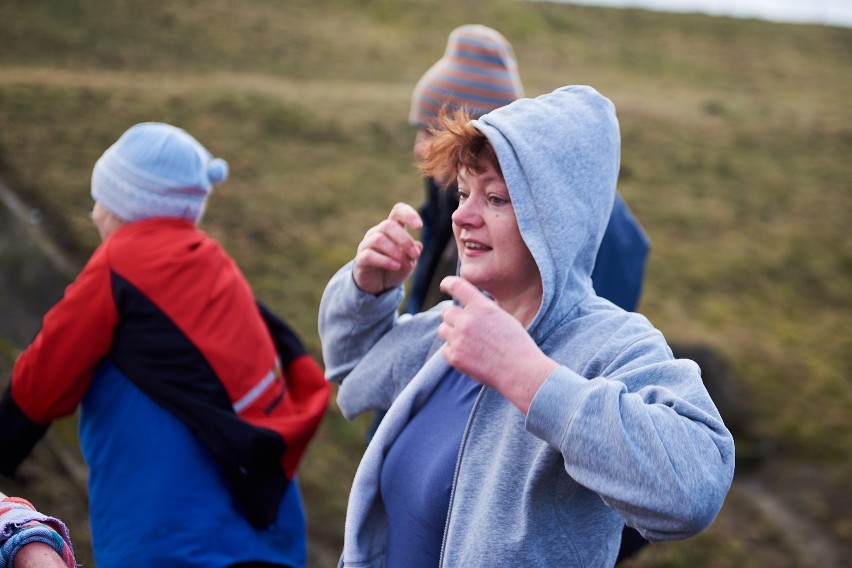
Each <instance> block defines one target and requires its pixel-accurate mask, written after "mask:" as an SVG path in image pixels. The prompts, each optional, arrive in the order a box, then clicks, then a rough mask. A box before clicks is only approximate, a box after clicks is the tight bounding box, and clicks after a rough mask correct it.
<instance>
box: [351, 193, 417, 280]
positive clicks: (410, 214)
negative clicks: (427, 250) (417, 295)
mask: <svg viewBox="0 0 852 568" xmlns="http://www.w3.org/2000/svg"><path fill="white" fill-rule="evenodd" d="M421 227H423V221H422V220H421V219H420V215H419V214H418V213H417V211H416V210H415V209H414V208H413V207H411V206H410V205H407V204H405V203H397V204H396V205H394V207H393V209H391V212H390V215H388V218H387V219H385V220H384V221H382V222H381V223H379V224H378V225H376V226H374V227H372V228H370V229H369V230H368V231H367V233H366V234H365V235H364V238H363V239H361V243H360V244H359V245H358V254H356V255H355V265H354V267H353V269H352V276H353V278H354V279H355V284H357V285H358V287H359V288H360V289H361V290H363V291H365V292H368V293H370V294H381V293H382V292H384V291H385V290H388V289H390V288H393V287H395V286H399V285H400V284H402V283H403V282H404V281H405V279H406V278H408V275H409V274H411V272H412V271H413V270H414V265H415V263H416V262H417V259H418V258H419V257H420V251H422V250H423V243H421V242H420V241H418V240H416V239H414V237H412V236H411V235H410V234H409V233H408V230H409V229H410V230H414V231H419V230H420V228H421Z"/></svg>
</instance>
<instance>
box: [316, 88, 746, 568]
mask: <svg viewBox="0 0 852 568" xmlns="http://www.w3.org/2000/svg"><path fill="white" fill-rule="evenodd" d="M468 118H469V117H468V116H467V115H466V114H465V113H464V112H461V113H454V114H453V115H452V116H444V118H443V120H442V122H441V124H440V125H439V127H438V128H437V129H436V130H435V132H434V139H433V140H432V142H431V144H430V146H429V149H428V150H427V152H426V156H425V164H424V172H425V173H426V175H430V176H432V177H434V178H436V179H444V180H450V179H453V178H455V179H456V181H457V185H458V194H459V197H460V205H459V207H458V208H457V209H456V211H455V212H454V213H453V215H452V223H453V232H454V236H455V240H456V243H457V252H458V256H459V259H460V262H459V270H458V276H450V277H447V278H445V279H444V281H443V282H442V284H441V289H442V291H443V292H444V293H446V294H447V295H449V296H451V297H452V298H453V301H447V302H443V303H441V304H439V305H438V306H436V307H435V308H433V309H431V310H429V311H427V312H422V313H419V314H416V315H402V316H400V315H399V313H398V308H399V306H400V304H401V303H402V301H403V296H404V289H403V286H404V283H405V281H406V279H407V278H408V277H409V276H410V275H411V273H412V271H413V270H414V266H415V265H416V263H417V262H418V260H419V258H420V257H421V254H422V245H421V243H419V242H418V241H416V240H415V239H414V238H413V237H412V236H411V235H410V234H409V232H408V231H417V230H420V229H421V228H422V224H423V223H422V220H421V218H420V216H419V215H418V213H417V211H416V210H415V209H413V208H412V207H410V206H408V205H406V204H397V205H396V206H395V207H394V208H393V210H392V211H391V213H390V215H389V216H388V218H387V219H385V220H384V221H381V222H380V223H378V224H377V225H376V226H374V227H372V228H371V229H369V230H368V231H367V233H366V234H365V236H364V238H363V239H362V241H361V243H360V244H359V246H358V252H357V254H356V256H355V259H354V260H353V261H351V262H350V263H348V264H347V265H345V266H344V267H343V268H342V269H341V270H340V271H339V272H338V273H337V274H336V275H335V276H334V277H333V278H332V279H331V281H330V282H329V284H328V286H327V287H326V290H325V292H324V294H323V298H322V301H321V304H320V313H319V332H320V339H321V341H322V347H323V355H324V360H325V364H326V376H327V378H328V379H329V380H331V381H334V382H336V383H339V384H340V388H339V390H338V396H337V402H338V406H339V407H340V409H341V411H342V412H343V414H344V416H346V417H347V418H350V419H351V418H354V417H355V416H357V415H358V414H360V413H362V412H366V411H371V410H377V409H388V412H387V414H386V416H385V418H384V420H383V421H382V423H381V425H380V426H379V428H378V430H377V431H376V433H375V436H374V437H373V439H372V440H371V442H370V444H369V445H368V447H367V450H366V452H365V453H364V456H363V458H362V460H361V463H360V465H359V468H358V471H357V473H356V475H355V479H354V480H353V484H352V488H351V492H350V496H349V504H348V508H347V517H346V525H345V537H344V549H343V552H342V556H341V561H340V565H342V566H359V567H361V568H366V567H379V566H387V567H402V566H404V567H406V568H409V567H415V568H416V567H420V566H422V567H427V566H429V567H434V566H466V567H476V566H483V567H485V566H489V567H490V566H612V565H613V564H614V563H615V562H616V559H617V557H618V553H619V546H620V542H621V534H622V530H623V527H624V525H625V523H626V524H627V525H629V526H631V527H633V528H635V529H636V530H638V531H639V533H640V534H641V535H642V536H643V537H644V538H646V539H648V540H651V541H661V540H671V539H681V538H687V537H690V536H692V535H694V534H696V533H698V532H699V531H701V530H703V529H704V528H706V527H707V526H709V525H710V523H711V522H712V521H713V519H714V518H715V517H716V515H717V514H718V512H719V510H720V508H721V506H722V503H723V501H724V499H725V496H726V495H727V492H728V489H729V488H730V484H731V481H732V478H733V472H734V443H733V438H732V436H731V434H730V432H729V431H728V429H727V428H726V427H725V425H724V423H723V421H722V419H721V417H720V415H719V413H718V411H717V409H716V407H715V405H714V403H713V401H712V400H711V398H710V396H709V395H708V393H707V391H706V389H705V388H704V385H703V384H702V380H701V374H700V370H699V368H698V366H697V365H696V364H695V363H694V362H693V361H689V360H684V359H675V358H674V357H673V355H672V352H671V349H670V348H669V346H668V344H667V342H666V340H665V338H664V337H663V335H662V334H661V333H660V332H659V330H657V329H656V328H654V327H653V325H652V324H651V323H650V322H649V321H648V320H647V319H646V318H645V317H643V316H641V315H639V314H637V313H633V312H628V311H625V310H624V309H622V308H620V307H619V306H617V305H615V304H614V303H612V302H610V301H608V300H606V299H604V298H602V297H600V296H598V295H597V294H596V292H595V290H594V289H593V286H592V278H591V275H592V271H593V268H594V265H595V258H596V256H597V254H598V248H599V246H600V243H601V241H602V240H603V235H604V232H605V230H606V227H607V225H608V223H609V219H610V215H611V210H612V207H613V203H614V201H615V196H616V184H617V178H618V170H619V164H620V151H621V145H620V137H619V127H618V121H617V119H616V116H615V109H614V106H613V105H612V103H611V102H610V101H609V100H608V99H606V98H604V97H603V96H601V95H600V94H599V93H597V91H595V90H594V89H592V88H590V87H583V86H574V87H565V88H562V89H558V90H556V91H554V92H553V93H550V94H548V95H544V96H541V97H538V98H536V99H520V100H517V101H515V102H513V103H511V104H509V105H507V106H503V107H501V108H498V109H496V110H494V111H491V112H489V113H487V114H485V115H483V116H482V117H481V118H479V119H475V120H472V121H469V120H468Z"/></svg>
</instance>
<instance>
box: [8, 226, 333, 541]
mask: <svg viewBox="0 0 852 568" xmlns="http://www.w3.org/2000/svg"><path fill="white" fill-rule="evenodd" d="M104 358H109V359H110V360H111V361H112V363H113V364H114V365H115V366H116V367H117V368H118V369H119V370H120V371H121V372H122V373H123V374H125V375H126V376H127V377H128V378H129V379H130V380H131V381H133V383H134V384H136V385H137V387H138V388H139V389H140V390H142V391H143V392H145V393H146V394H147V395H148V396H149V397H150V398H152V399H153V400H154V401H155V402H157V403H158V404H159V405H161V406H162V407H164V408H165V409H167V410H169V411H170V412H171V413H172V414H173V415H175V416H176V417H178V418H179V419H180V420H181V421H183V422H184V424H186V426H187V427H188V428H189V429H190V430H191V431H192V432H193V433H194V434H195V436H196V437H197V438H198V439H199V441H201V443H202V444H203V445H204V446H205V447H207V448H208V449H209V451H210V452H211V454H212V455H213V456H214V458H215V459H216V461H217V462H218V464H219V465H220V466H221V468H222V471H223V472H224V474H225V476H226V477H227V479H228V481H229V484H230V486H231V488H232V490H233V493H234V496H235V497H236V499H237V501H238V502H239V503H240V505H241V506H242V508H243V509H244V511H245V513H246V515H247V517H248V518H249V520H250V521H251V522H252V524H254V525H256V526H266V525H268V524H269V523H271V522H272V521H274V516H275V511H276V510H277V506H278V502H279V500H280V498H281V496H282V495H283V493H284V490H285V489H286V487H287V484H288V483H289V480H290V479H291V478H292V476H293V475H294V473H295V470H296V467H297V465H298V462H299V460H300V458H301V456H302V453H303V451H304V449H305V447H306V446H307V444H308V442H309V440H310V439H311V438H312V437H313V435H314V433H315V432H316V429H317V427H318V426H319V423H320V420H321V419H322V416H323V414H324V412H325V409H326V407H327V404H328V398H329V394H330V387H329V385H328V383H327V382H326V380H325V378H324V376H323V373H322V370H321V369H320V368H319V366H318V365H317V363H316V361H315V360H314V359H313V358H312V357H311V356H310V355H309V354H307V353H306V352H305V349H304V347H303V346H302V343H301V341H300V340H299V338H298V337H297V336H296V334H295V333H294V332H293V331H292V329H290V327H289V326H288V325H287V324H286V323H285V322H284V321H283V320H281V319H280V318H278V317H277V316H276V315H275V314H273V313H272V312H271V311H269V310H268V309H266V308H264V307H263V306H261V305H260V304H258V303H257V302H256V300H255V298H254V295H253V293H252V291H251V289H250V287H249V285H248V283H247V282H246V280H245V278H244V277H243V275H242V273H241V272H240V270H239V268H238V267H237V266H236V263H235V262H234V261H233V260H232V259H231V258H230V257H229V256H228V255H227V254H226V253H225V251H224V250H223V249H222V248H221V247H220V246H219V245H218V243H216V242H215V241H214V240H212V239H210V238H209V237H208V236H207V235H205V234H204V233H203V232H201V231H199V230H198V229H197V228H196V227H195V225H193V224H192V223H190V222H187V221H182V220H177V219H151V220H146V221H139V222H134V223H130V224H128V225H125V226H124V227H122V228H121V229H119V230H118V231H116V232H115V233H114V234H113V235H112V236H110V237H109V238H108V239H107V240H106V241H105V242H104V243H103V244H102V245H101V246H100V247H99V248H98V249H97V250H96V251H95V253H94V254H93V255H92V258H91V259H90V260H89V262H88V263H87V264H86V267H85V268H84V269H83V271H82V272H81V273H80V275H79V276H78V277H77V279H76V280H75V281H74V282H73V283H72V284H71V285H70V286H69V287H68V288H67V289H66V291H65V295H64V296H63V298H62V299H61V300H60V301H59V302H58V303H57V304H56V306H54V307H53V308H52V309H51V310H50V311H49V312H48V313H47V315H46V316H45V318H44V322H43V326H42V329H41V331H40V332H39V334H38V335H37V336H36V338H35V339H34V340H33V342H32V343H31V344H30V346H29V347H28V348H27V349H26V350H25V351H24V352H23V353H22V354H21V356H20V357H19V358H18V360H17V362H16V363H15V369H14V372H13V376H12V384H11V385H10V388H9V389H8V390H7V392H6V393H5V394H4V396H3V399H2V401H0V472H2V473H5V474H7V475H11V474H13V473H14V471H15V469H16V468H17V466H18V465H19V464H20V462H21V461H22V460H23V459H24V458H25V457H26V456H27V455H28V454H29V452H30V450H31V449H32V447H33V445H34V444H35V443H36V442H37V441H38V439H39V438H40V437H41V435H42V434H43V433H44V431H45V430H46V428H47V426H48V425H49V423H50V421H52V420H54V419H56V418H59V417H62V416H66V415H68V414H71V413H72V412H74V410H75V409H76V408H77V406H78V405H79V403H80V401H81V400H82V398H83V396H84V395H85V394H86V391H87V389H88V387H89V383H90V381H91V379H92V376H93V373H94V370H95V368H96V366H97V365H98V363H99V362H100V361H101V360H103V359H104Z"/></svg>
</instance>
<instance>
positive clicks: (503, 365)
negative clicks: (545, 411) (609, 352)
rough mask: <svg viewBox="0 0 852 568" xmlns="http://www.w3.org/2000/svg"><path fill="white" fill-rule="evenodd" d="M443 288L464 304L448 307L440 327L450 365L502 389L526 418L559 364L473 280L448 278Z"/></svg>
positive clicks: (486, 384)
mask: <svg viewBox="0 0 852 568" xmlns="http://www.w3.org/2000/svg"><path fill="white" fill-rule="evenodd" d="M441 290H442V291H443V292H444V293H446V294H449V295H450V296H452V297H453V298H454V299H455V300H456V301H458V302H459V304H460V305H458V306H455V305H454V306H451V307H448V308H445V309H444V311H443V314H442V318H443V322H442V323H441V326H440V327H439V328H438V335H439V336H440V337H441V339H443V340H444V341H445V342H446V346H445V347H444V357H445V358H446V359H447V362H448V363H449V364H450V365H452V366H453V367H455V368H456V369H457V370H459V371H460V372H462V373H464V374H465V375H467V376H468V377H470V378H472V379H474V380H475V381H478V382H480V383H482V384H483V385H485V386H488V387H491V388H494V389H496V390H497V391H499V392H500V394H502V395H503V396H504V397H506V399H508V400H509V401H510V402H511V403H512V404H514V405H515V406H517V407H518V408H519V409H520V410H521V412H523V413H524V414H526V412H527V410H529V406H530V403H531V402H532V399H533V397H534V396H535V393H536V392H538V389H539V387H540V386H541V385H542V383H544V381H545V380H546V379H547V377H548V376H549V375H550V373H552V372H553V370H554V369H556V367H558V366H559V365H558V364H557V363H556V362H555V361H554V360H553V359H551V358H550V357H548V356H547V355H545V354H544V353H543V352H542V351H541V349H539V348H538V345H536V343H535V341H533V339H532V337H530V335H529V334H528V333H527V330H526V329H525V328H524V326H523V325H522V324H521V322H519V321H518V320H517V319H515V317H514V316H512V315H511V314H510V313H508V312H507V311H505V310H503V309H502V308H501V307H500V306H498V305H497V304H496V303H495V302H494V301H493V300H491V299H489V298H488V297H486V296H485V295H484V294H483V293H482V292H480V291H479V290H478V289H477V288H476V287H475V286H474V285H473V284H471V283H470V282H468V281H467V280H464V279H463V278H459V277H458V276H448V277H447V278H444V280H443V281H442V282H441Z"/></svg>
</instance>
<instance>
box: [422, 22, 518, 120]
mask: <svg viewBox="0 0 852 568" xmlns="http://www.w3.org/2000/svg"><path fill="white" fill-rule="evenodd" d="M523 96H524V88H523V86H522V85H521V78H520V76H519V75H518V64H517V62H516V61H515V55H514V52H513V51H512V46H511V44H510V43H509V42H508V41H507V40H506V38H505V37H503V36H502V35H501V34H500V32H498V31H496V30H493V29H491V28H488V27H485V26H481V25H478V24H469V25H465V26H461V27H458V28H456V29H455V30H453V32H452V33H451V34H450V37H449V40H448V41H447V49H446V51H445V52H444V56H443V57H442V58H441V59H439V60H438V61H437V63H435V64H434V65H432V67H430V68H429V70H428V71H426V73H425V74H424V75H423V76H422V77H421V78H420V80H419V81H418V82H417V86H416V87H414V92H413V93H412V95H411V112H410V113H409V115H408V121H409V122H410V123H411V124H413V125H415V126H419V127H428V126H432V124H433V123H434V122H435V120H436V119H437V118H438V111H439V110H440V108H441V106H443V105H444V104H445V103H446V104H448V105H449V107H450V108H459V107H462V106H463V107H465V108H467V110H468V111H469V112H470V113H471V114H472V115H473V118H478V117H480V116H482V115H483V114H485V113H487V112H489V111H492V110H494V109H496V108H499V107H501V106H505V105H507V104H509V103H511V102H512V101H514V100H515V99H519V98H521V97H523Z"/></svg>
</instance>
